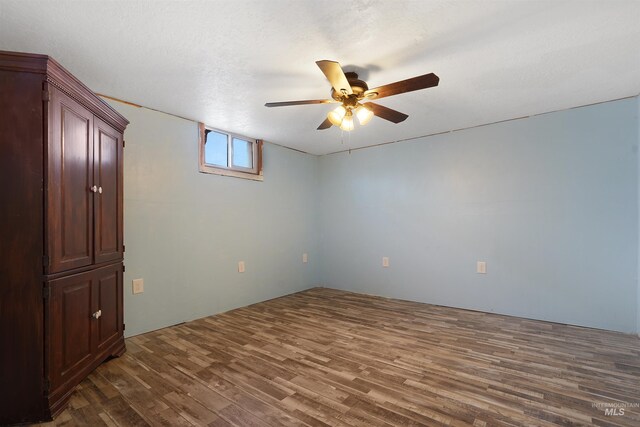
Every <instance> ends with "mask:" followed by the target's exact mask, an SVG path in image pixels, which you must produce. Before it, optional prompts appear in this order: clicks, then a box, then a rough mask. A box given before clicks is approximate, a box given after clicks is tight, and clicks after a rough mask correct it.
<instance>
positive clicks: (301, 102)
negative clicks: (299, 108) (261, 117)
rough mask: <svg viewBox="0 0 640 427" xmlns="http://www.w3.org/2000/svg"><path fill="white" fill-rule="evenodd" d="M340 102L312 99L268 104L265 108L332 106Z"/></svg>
mask: <svg viewBox="0 0 640 427" xmlns="http://www.w3.org/2000/svg"><path fill="white" fill-rule="evenodd" d="M334 102H338V101H336V100H334V99H310V100H307V101H284V102H267V103H266V104H264V106H265V107H286V106H287V105H307V104H332V103H334Z"/></svg>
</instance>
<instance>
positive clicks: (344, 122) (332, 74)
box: [264, 60, 440, 131]
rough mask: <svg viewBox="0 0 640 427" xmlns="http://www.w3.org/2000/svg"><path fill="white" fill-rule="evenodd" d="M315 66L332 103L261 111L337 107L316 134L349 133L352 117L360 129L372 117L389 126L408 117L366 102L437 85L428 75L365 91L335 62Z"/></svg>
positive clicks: (364, 85)
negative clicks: (328, 86)
mask: <svg viewBox="0 0 640 427" xmlns="http://www.w3.org/2000/svg"><path fill="white" fill-rule="evenodd" d="M316 64H318V67H320V70H322V72H323V73H324V75H325V76H326V77H327V79H328V80H329V83H331V86H333V87H332V89H331V98H332V99H312V100H307V101H285V102H267V103H266V104H264V105H265V107H284V106H288V105H306V104H333V103H339V104H340V106H339V107H338V108H336V109H335V110H332V111H330V112H329V114H327V118H326V119H325V120H324V121H323V122H322V123H321V124H320V126H318V130H322V129H328V128H330V127H331V125H334V126H339V127H340V129H342V130H346V131H351V130H353V116H354V114H355V116H356V117H357V118H358V121H359V122H360V124H361V125H366V124H367V123H369V121H370V120H371V119H372V118H373V116H378V117H380V118H382V119H385V120H389V121H390V122H393V123H400V122H402V121H404V120H405V119H406V118H407V117H409V116H408V115H406V114H403V113H401V112H399V111H396V110H392V109H391V108H387V107H384V106H382V105H380V104H375V103H373V102H370V100H372V99H380V98H384V97H386V96H391V95H398V94H401V93H405V92H412V91H415V90H420V89H426V88H430V87H433V86H438V82H439V81H440V78H439V77H438V76H436V75H435V74H433V73H429V74H424V75H422V76H418V77H413V78H410V79H407V80H401V81H399V82H395V83H391V84H388V85H384V86H379V87H376V88H373V89H369V86H367V83H366V82H364V81H362V80H359V79H358V74H356V73H354V72H346V73H345V72H344V71H343V70H342V67H341V66H340V64H338V63H337V62H335V61H327V60H323V61H316Z"/></svg>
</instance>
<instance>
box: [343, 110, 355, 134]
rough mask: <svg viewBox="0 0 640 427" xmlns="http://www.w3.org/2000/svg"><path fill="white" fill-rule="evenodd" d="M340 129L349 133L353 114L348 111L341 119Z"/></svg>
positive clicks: (351, 127)
mask: <svg viewBox="0 0 640 427" xmlns="http://www.w3.org/2000/svg"><path fill="white" fill-rule="evenodd" d="M340 129H342V130H345V131H347V132H351V131H352V130H353V114H352V113H351V111H348V112H347V113H346V114H345V116H344V118H343V119H342V123H341V124H340Z"/></svg>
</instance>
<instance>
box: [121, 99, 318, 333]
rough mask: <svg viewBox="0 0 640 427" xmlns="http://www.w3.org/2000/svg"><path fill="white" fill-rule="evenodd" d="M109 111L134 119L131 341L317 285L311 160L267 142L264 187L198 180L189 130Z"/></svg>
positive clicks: (130, 133)
mask: <svg viewBox="0 0 640 427" xmlns="http://www.w3.org/2000/svg"><path fill="white" fill-rule="evenodd" d="M112 105H113V106H114V107H115V108H116V109H117V110H118V111H120V112H121V113H122V114H123V115H124V116H125V117H127V118H128V119H129V120H130V121H131V124H130V125H129V127H128V128H127V130H126V133H125V140H126V148H125V172H124V175H125V245H126V253H125V265H126V273H125V283H124V285H125V286H124V289H125V292H124V293H125V323H126V325H127V329H126V334H127V335H128V336H131V335H135V334H138V333H142V332H145V331H149V330H153V329H158V328H161V327H164V326H168V325H172V324H175V323H179V322H183V321H186V320H191V319H195V318H199V317H204V316H208V315H211V314H214V313H218V312H222V311H226V310H230V309H232V308H236V307H241V306H245V305H249V304H252V303H255V302H259V301H263V300H266V299H270V298H274V297H277V296H281V295H285V294H289V293H292V292H297V291H300V290H303V289H306V288H309V287H312V286H313V285H315V284H317V283H318V278H317V275H318V266H319V263H318V248H317V246H318V243H317V242H318V237H317V230H318V227H317V225H318V224H317V220H318V218H317V209H316V205H317V197H316V191H317V188H318V182H317V179H318V176H319V175H318V161H317V157H315V156H311V155H306V154H302V153H298V152H295V151H292V150H289V149H286V148H282V147H279V146H276V145H272V144H265V146H264V171H265V172H264V174H265V179H264V182H256V181H249V180H244V179H238V178H230V177H223V176H218V175H208V174H202V173H199V172H198V145H197V139H198V134H197V125H196V124H195V123H194V122H191V121H187V120H182V119H178V118H175V117H172V116H169V115H166V114H162V113H158V112H155V111H151V110H148V109H144V108H135V107H131V106H128V105H124V104H121V103H117V102H114V103H112ZM211 125H215V123H211ZM257 136H258V137H259V135H257ZM303 252H307V253H308V254H309V263H308V264H303V263H302V253H303ZM241 260H243V261H245V262H246V272H245V273H242V274H240V273H238V272H237V263H238V261H241ZM136 278H144V282H145V292H144V293H143V294H138V295H132V293H131V280H132V279H136Z"/></svg>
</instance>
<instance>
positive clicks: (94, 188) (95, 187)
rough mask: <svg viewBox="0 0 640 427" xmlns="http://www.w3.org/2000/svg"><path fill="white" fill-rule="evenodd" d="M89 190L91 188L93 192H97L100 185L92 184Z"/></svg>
mask: <svg viewBox="0 0 640 427" xmlns="http://www.w3.org/2000/svg"><path fill="white" fill-rule="evenodd" d="M89 190H90V191H91V192H92V193H95V192H97V191H98V187H97V186H95V185H94V186H92V187H91V188H90V189H89Z"/></svg>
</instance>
